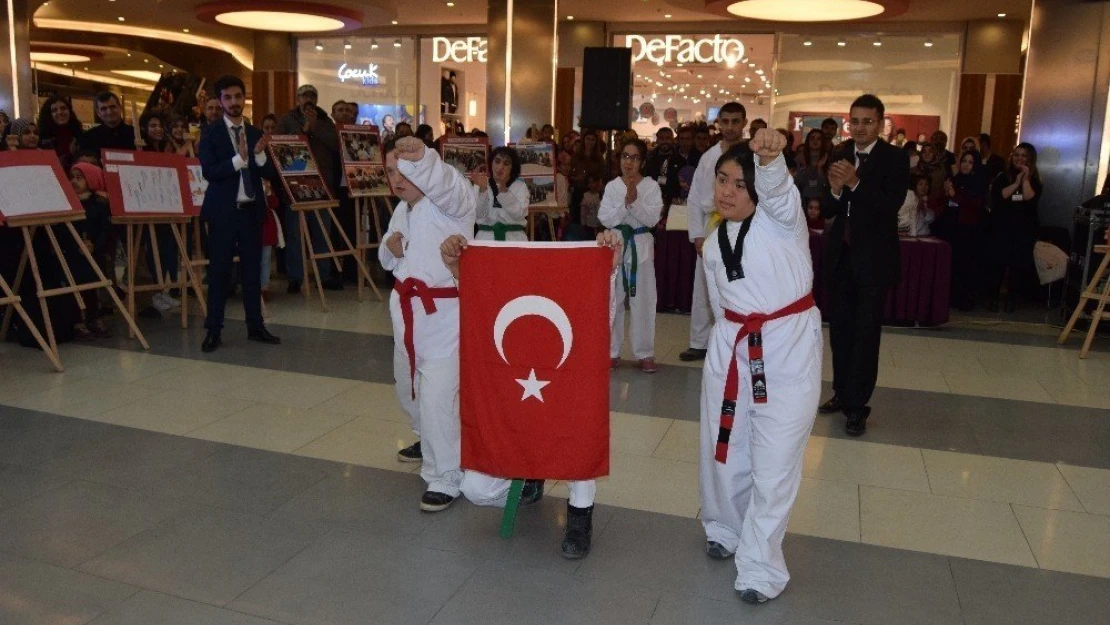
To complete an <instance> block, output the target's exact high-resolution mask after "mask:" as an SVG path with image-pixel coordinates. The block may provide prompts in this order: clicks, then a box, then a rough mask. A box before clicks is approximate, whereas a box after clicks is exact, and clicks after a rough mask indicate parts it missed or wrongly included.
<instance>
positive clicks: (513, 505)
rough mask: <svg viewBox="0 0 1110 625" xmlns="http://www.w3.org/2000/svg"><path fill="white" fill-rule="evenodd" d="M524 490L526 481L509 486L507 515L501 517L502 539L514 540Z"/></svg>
mask: <svg viewBox="0 0 1110 625" xmlns="http://www.w3.org/2000/svg"><path fill="white" fill-rule="evenodd" d="M522 490H524V480H513V483H512V484H511V485H510V486H509V499H508V501H506V502H505V513H504V514H503V515H501V538H512V537H513V527H514V526H515V525H516V512H517V510H518V509H519V508H520V491H522Z"/></svg>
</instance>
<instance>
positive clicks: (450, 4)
mask: <svg viewBox="0 0 1110 625" xmlns="http://www.w3.org/2000/svg"><path fill="white" fill-rule="evenodd" d="M447 6H449V7H453V6H455V3H454V2H448V3H447Z"/></svg>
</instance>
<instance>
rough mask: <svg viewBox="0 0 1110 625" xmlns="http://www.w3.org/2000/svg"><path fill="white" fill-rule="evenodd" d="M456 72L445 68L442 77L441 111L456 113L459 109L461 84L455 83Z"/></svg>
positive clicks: (440, 86)
mask: <svg viewBox="0 0 1110 625" xmlns="http://www.w3.org/2000/svg"><path fill="white" fill-rule="evenodd" d="M455 78H456V76H455V72H453V71H450V70H443V77H442V78H440V84H439V91H440V96H439V97H440V112H441V113H444V114H446V115H454V114H455V113H456V112H458V110H459V86H458V84H456V83H455Z"/></svg>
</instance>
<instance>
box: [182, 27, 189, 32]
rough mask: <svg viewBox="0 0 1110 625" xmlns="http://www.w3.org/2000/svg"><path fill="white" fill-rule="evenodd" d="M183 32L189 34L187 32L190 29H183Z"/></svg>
mask: <svg viewBox="0 0 1110 625" xmlns="http://www.w3.org/2000/svg"><path fill="white" fill-rule="evenodd" d="M181 32H183V33H187V32H189V29H188V28H182V29H181Z"/></svg>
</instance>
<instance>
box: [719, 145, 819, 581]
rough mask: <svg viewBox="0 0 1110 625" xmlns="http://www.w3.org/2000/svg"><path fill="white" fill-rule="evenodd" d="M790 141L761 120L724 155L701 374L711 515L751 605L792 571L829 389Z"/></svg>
mask: <svg viewBox="0 0 1110 625" xmlns="http://www.w3.org/2000/svg"><path fill="white" fill-rule="evenodd" d="M785 146H786V139H785V138H784V137H783V136H782V135H781V134H779V133H778V132H776V131H774V130H767V129H762V130H760V131H759V132H758V133H757V134H756V136H755V137H754V138H753V139H752V140H751V143H750V149H749V148H748V147H745V146H737V147H735V148H733V149H732V150H730V151H729V152H726V153H725V155H724V156H723V157H722V158H721V159H720V160H719V161H718V163H717V164H716V165H717V166H716V168H715V169H716V179H715V183H714V190H715V205H716V208H717V211H718V212H719V213H720V215H721V218H722V219H723V221H722V222H721V224H720V225H719V226H717V228H715V229H713V231H711V232H710V233H709V234H708V236H707V237H706V241H705V247H704V248H703V249H704V258H705V273H706V278H707V282H708V287H709V299H710V303H711V305H712V307H713V313H714V316H715V318H716V323H715V324H714V326H713V332H712V335H711V337H710V342H709V353H708V355H707V358H706V362H705V370H704V375H703V378H702V414H701V454H700V462H701V500H702V524H703V526H704V527H705V533H706V541H707V542H706V553H707V554H708V555H709V556H710V557H713V558H719V559H724V558H728V557H731V556H732V555H733V553H735V556H736V558H735V559H736V569H737V573H738V574H737V577H736V582H735V588H736V589H737V590H739V591H740V592H741V595H740V596H741V599H742V600H743V601H745V602H747V603H763V602H764V601H767V599H769V598H774V597H777V596H778V595H779V594H780V593H781V592H782V591H783V589H784V588H785V587H786V583H787V581H788V580H789V579H790V575H789V573H788V572H787V569H786V562H785V560H784V559H783V554H782V540H783V536H784V535H785V533H786V524H787V520H788V518H789V516H790V508H791V506H792V505H793V504H794V498H795V497H796V496H797V494H798V486H799V485H800V483H801V479H802V456H803V452H804V451H805V446H806V441H807V440H808V439H809V433H810V428H811V427H812V426H813V420H814V416H815V415H816V412H817V403H818V394H819V393H820V390H821V350H822V345H823V344H822V338H821V316H820V313H819V312H818V311H817V309H816V308H815V307H814V303H813V295H812V288H813V264H812V261H811V259H810V253H809V230H808V228H807V226H806V219H805V215H804V213H803V212H802V207H801V200H800V198H799V194H798V189H797V187H795V186H794V183H793V181H792V180H791V178H790V174H789V172H788V171H787V169H786V163H785V160H784V159H783V157H782V154H781V152H782V149H783V148H784V147H785ZM752 150H754V151H755V154H756V155H758V156H757V157H755V158H758V163H759V166H758V167H757V166H756V162H755V158H753V152H752ZM757 202H758V206H756V204H757Z"/></svg>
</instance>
